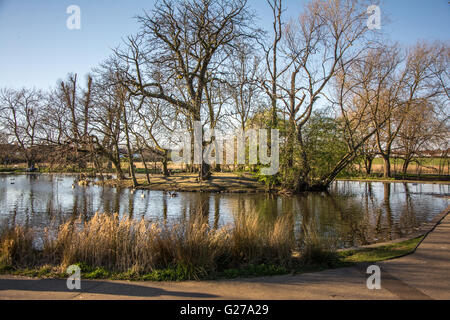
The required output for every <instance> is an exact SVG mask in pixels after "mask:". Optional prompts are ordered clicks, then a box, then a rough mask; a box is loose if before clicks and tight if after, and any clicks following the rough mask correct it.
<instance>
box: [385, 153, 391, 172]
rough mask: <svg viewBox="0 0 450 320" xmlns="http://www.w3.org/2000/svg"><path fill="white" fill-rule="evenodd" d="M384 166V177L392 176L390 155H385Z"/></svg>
mask: <svg viewBox="0 0 450 320" xmlns="http://www.w3.org/2000/svg"><path fill="white" fill-rule="evenodd" d="M383 160H384V166H383V169H384V171H383V177H384V178H390V177H391V159H390V156H389V155H383Z"/></svg>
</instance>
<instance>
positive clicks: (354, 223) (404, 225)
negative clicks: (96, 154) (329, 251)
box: [0, 174, 450, 248]
mask: <svg viewBox="0 0 450 320" xmlns="http://www.w3.org/2000/svg"><path fill="white" fill-rule="evenodd" d="M74 179H75V176H70V175H37V174H30V175H14V176H13V175H0V226H2V225H6V224H14V223H21V224H27V225H31V226H33V227H35V228H36V230H42V229H43V228H44V227H48V226H50V225H53V226H54V225H57V224H59V223H62V222H64V221H66V220H67V219H68V218H71V217H73V216H80V215H81V216H82V217H83V218H85V219H89V217H91V216H92V215H93V214H95V213H96V212H104V213H119V214H120V215H121V216H130V217H134V218H138V219H139V218H141V217H144V218H146V219H149V220H152V221H160V222H162V223H167V224H170V223H180V222H181V223H183V222H187V221H189V220H190V219H191V218H192V217H193V216H194V215H196V214H203V215H205V216H207V217H208V219H209V222H210V225H211V227H214V228H219V227H221V226H224V225H226V224H232V223H233V221H234V217H235V215H236V214H253V215H259V216H260V217H261V218H262V219H266V220H268V221H272V220H273V221H274V220H275V219H276V217H278V216H281V215H291V216H292V220H293V223H294V231H296V232H301V230H305V228H307V229H308V230H310V231H311V230H312V231H313V232H315V233H316V234H318V235H319V236H320V237H322V238H327V239H331V240H332V241H333V243H334V244H335V245H336V246H337V247H338V248H345V247H352V246H359V245H364V244H370V243H376V242H384V241H388V240H393V239H396V238H401V237H404V236H407V235H409V234H412V233H413V232H414V231H416V230H417V229H418V228H419V227H420V226H421V225H422V224H423V223H425V222H428V221H430V220H432V219H433V218H434V217H435V216H436V215H437V214H439V213H440V212H442V211H443V210H445V209H446V208H447V206H448V205H449V204H450V201H449V200H450V198H449V195H450V185H433V184H410V183H408V184H404V183H378V182H377V183H375V182H336V183H334V184H333V185H332V187H331V188H330V190H329V192H322V193H304V194H301V195H296V196H279V195H271V194H223V193H222V194H210V193H188V192H186V193H179V194H178V197H171V196H170V195H169V194H168V193H165V192H161V191H136V192H135V193H134V194H132V193H131V192H130V190H128V189H116V188H110V187H101V186H88V187H80V186H78V185H77V186H76V187H75V188H72V184H73V182H74Z"/></svg>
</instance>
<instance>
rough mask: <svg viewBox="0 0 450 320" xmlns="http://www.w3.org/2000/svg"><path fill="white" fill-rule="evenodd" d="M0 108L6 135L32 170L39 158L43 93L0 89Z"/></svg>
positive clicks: (0, 116) (0, 119) (0, 118)
mask: <svg viewBox="0 0 450 320" xmlns="http://www.w3.org/2000/svg"><path fill="white" fill-rule="evenodd" d="M0 106H2V107H1V109H0V111H1V113H0V121H1V122H2V123H3V128H4V129H5V130H7V131H6V134H7V135H9V136H10V137H11V138H12V141H13V143H14V144H16V146H17V147H18V149H19V150H20V152H21V153H22V154H23V156H24V158H25V160H26V162H27V167H28V168H31V169H33V168H34V166H35V164H36V161H37V160H38V157H39V154H38V152H39V151H38V147H39V144H40V140H41V135H40V129H41V127H40V121H41V119H42V109H43V93H42V92H41V91H38V90H28V89H21V90H13V89H2V90H1V91H0Z"/></svg>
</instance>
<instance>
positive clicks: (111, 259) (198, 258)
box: [0, 214, 421, 281]
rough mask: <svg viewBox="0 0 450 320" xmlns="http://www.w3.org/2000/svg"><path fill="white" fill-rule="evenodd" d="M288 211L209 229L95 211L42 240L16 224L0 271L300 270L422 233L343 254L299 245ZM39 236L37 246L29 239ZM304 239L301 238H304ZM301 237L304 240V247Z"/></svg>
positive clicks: (101, 275) (150, 275) (379, 251)
mask: <svg viewBox="0 0 450 320" xmlns="http://www.w3.org/2000/svg"><path fill="white" fill-rule="evenodd" d="M290 230H291V227H290V222H289V219H288V217H285V218H279V219H278V220H277V221H276V223H275V224H270V225H269V224H266V223H265V222H263V221H260V220H258V219H257V218H253V217H252V216H244V215H243V216H240V217H237V218H236V223H235V225H234V226H226V227H223V228H221V229H218V230H214V229H211V228H210V227H209V226H208V224H207V222H206V221H203V220H202V219H201V218H196V219H195V221H192V222H191V223H189V224H187V225H176V226H174V227H170V228H168V227H165V226H163V225H159V224H155V223H150V222H148V221H145V220H133V219H128V218H123V219H120V218H119V217H118V216H117V215H106V214H97V215H95V216H94V217H93V218H92V219H91V220H89V221H88V222H83V221H81V220H79V219H78V220H74V221H69V222H67V223H65V224H63V225H61V226H60V228H59V230H58V231H57V232H56V233H54V234H53V235H51V233H50V232H47V233H46V234H45V235H44V236H42V237H40V238H39V239H38V238H37V237H36V233H35V232H34V230H33V229H30V228H27V227H23V226H16V227H14V228H3V230H2V231H1V233H0V273H3V274H14V275H23V276H31V277H41V278H47V277H51V278H65V277H67V275H66V274H65V270H66V269H67V267H68V266H69V265H74V264H76V265H78V266H80V268H81V270H82V277H83V278H84V279H115V280H152V281H182V280H200V279H220V278H236V277H253V276H268V275H280V274H288V273H302V272H311V271H319V270H325V269H328V268H337V267H344V266H350V265H352V264H354V263H357V262H375V261H380V260H385V259H389V258H394V257H396V256H402V255H405V254H407V253H409V252H412V251H413V250H414V249H415V247H416V246H417V244H418V243H419V241H420V240H421V239H414V240H411V241H408V242H404V243H399V244H393V245H389V246H383V247H380V248H370V249H362V250H352V251H344V252H333V251H328V250H326V249H325V247H324V246H323V245H322V244H321V243H320V242H319V241H318V240H317V239H313V238H311V239H304V240H303V241H304V242H303V245H302V246H299V244H297V243H296V242H295V239H294V237H293V236H292V234H291V231H290ZM37 240H39V241H40V243H41V246H40V249H36V247H35V246H34V245H33V244H35V243H36V241H37ZM305 240H306V242H305ZM305 243H306V245H305Z"/></svg>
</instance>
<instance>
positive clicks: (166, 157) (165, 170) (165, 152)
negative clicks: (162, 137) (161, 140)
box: [162, 150, 170, 177]
mask: <svg viewBox="0 0 450 320" xmlns="http://www.w3.org/2000/svg"><path fill="white" fill-rule="evenodd" d="M168 162H169V160H168V151H167V150H166V151H164V157H163V160H162V166H163V175H164V177H168V176H170V173H169V169H168V168H167V163H168Z"/></svg>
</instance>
